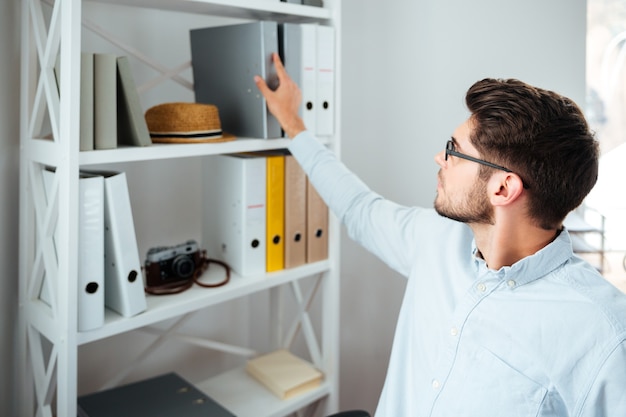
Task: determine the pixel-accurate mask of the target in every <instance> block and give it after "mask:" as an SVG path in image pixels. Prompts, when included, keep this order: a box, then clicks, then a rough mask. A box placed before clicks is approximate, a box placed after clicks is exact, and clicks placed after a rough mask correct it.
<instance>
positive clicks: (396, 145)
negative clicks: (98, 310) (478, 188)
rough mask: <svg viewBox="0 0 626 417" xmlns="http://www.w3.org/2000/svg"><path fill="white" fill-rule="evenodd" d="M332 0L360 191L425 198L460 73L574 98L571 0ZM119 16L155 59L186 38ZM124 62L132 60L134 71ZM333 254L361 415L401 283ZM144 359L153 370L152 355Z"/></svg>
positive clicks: (6, 215)
mask: <svg viewBox="0 0 626 417" xmlns="http://www.w3.org/2000/svg"><path fill="white" fill-rule="evenodd" d="M86 4H88V3H86ZM342 4H343V7H344V10H343V13H342V14H343V28H344V32H343V45H342V47H343V81H342V86H343V87H342V88H343V91H342V94H343V99H342V100H343V103H342V104H343V108H342V113H343V120H342V135H343V138H342V139H343V146H342V156H343V158H344V160H345V162H346V163H347V165H348V166H350V167H351V168H353V169H354V170H355V171H356V172H357V173H358V174H359V175H360V176H361V177H362V178H363V179H364V180H365V181H366V182H367V183H369V184H370V185H371V186H372V188H374V189H375V190H376V191H378V192H380V193H382V194H383V195H385V196H387V197H389V198H392V199H394V200H397V201H400V202H402V203H406V204H421V205H428V206H430V205H431V204H432V200H433V198H434V189H435V174H436V169H437V168H436V165H435V164H434V162H433V156H434V154H435V153H436V152H438V151H439V150H440V148H441V147H442V146H443V144H444V142H445V141H446V139H447V138H448V137H449V135H450V133H451V132H452V130H453V129H454V127H456V125H457V124H458V123H460V122H461V121H462V120H463V119H464V118H465V117H466V111H465V109H464V106H463V96H464V93H465V91H466V89H467V88H468V87H469V86H470V84H471V83H472V82H474V81H476V80H478V79H480V78H484V77H488V76H490V77H517V78H521V79H523V80H525V81H528V82H531V83H535V84H537V85H540V86H542V87H547V88H551V89H554V90H557V91H559V92H562V93H565V94H567V95H569V96H571V97H572V98H574V99H575V100H577V101H578V102H579V103H582V100H583V99H584V69H585V60H584V42H585V6H586V4H585V1H584V0H552V1H550V2H545V1H542V0H528V1H525V2H513V1H510V2H502V1H497V0H474V1H472V2H468V1H467V0H447V1H441V0H424V1H419V2H417V1H414V0H391V1H386V2H380V1H376V0H342ZM85 7H87V6H85ZM18 9H19V7H18V5H17V0H9V1H2V2H0V19H1V20H0V28H1V29H0V31H1V32H0V35H1V36H2V38H1V40H0V48H1V49H0V52H2V57H3V59H2V60H0V71H1V72H0V88H1V90H0V146H1V147H2V153H1V154H0V155H2V165H1V166H0V170H2V176H1V177H0V199H1V205H0V236H1V238H2V242H3V243H2V248H1V249H2V250H1V251H0V262H1V263H0V265H1V266H0V268H2V270H1V272H2V273H3V274H2V276H4V277H6V278H7V279H6V284H5V287H4V289H5V291H2V292H0V294H1V295H0V297H1V298H0V305H1V308H2V315H1V316H0V331H1V333H0V337H1V338H2V340H3V343H2V345H1V347H0V361H1V363H0V368H1V369H3V372H2V374H1V375H0V378H1V379H0V386H2V387H8V386H11V385H12V383H11V381H12V377H11V374H10V372H9V370H10V369H11V364H12V362H13V360H12V355H13V351H12V346H13V343H12V342H13V339H14V336H13V335H14V323H15V312H16V303H15V299H16V294H17V283H16V281H17V266H16V264H17V263H16V259H17V253H16V238H17V216H18V215H17V199H18V194H17V191H16V188H17V181H18V179H17V176H18V167H17V161H18V158H19V155H18V147H17V143H18V141H17V135H18V115H17V108H18V107H17V103H18V101H19V91H18V86H17V77H16V74H17V73H18V65H19V56H18V55H19V25H18V23H17V22H18V17H17V14H18V12H19V10H18ZM99 17H102V16H101V15H99ZM124 18H128V19H133V20H132V21H133V25H132V30H133V31H134V32H133V34H132V36H133V37H135V38H136V39H137V40H138V41H139V43H140V44H144V45H146V48H147V47H155V48H154V49H155V50H156V52H157V55H158V54H159V53H161V52H160V51H163V50H167V49H168V48H166V47H163V45H164V44H165V43H166V42H186V37H185V36H178V35H176V31H174V30H168V31H162V32H161V33H160V34H158V33H157V34H150V35H147V34H146V32H144V31H143V30H142V29H141V24H142V22H143V21H144V19H146V18H147V19H153V20H158V19H161V17H160V16H159V15H158V14H153V13H144V14H142V15H141V16H137V15H128V16H125V17H124ZM181 19H182V17H181ZM178 23H179V19H175V20H172V19H170V20H169V21H168V27H171V25H172V24H176V25H178ZM195 23H196V22H193V23H192V24H195ZM201 23H202V24H204V21H202V22H201ZM183 26H184V25H183ZM166 32H167V33H166ZM157 37H158V38H157ZM85 38H88V36H85ZM155 39H156V41H155ZM90 42H93V43H97V41H95V40H91V41H90ZM175 49H176V48H174V51H172V53H173V55H175V57H174V58H173V60H172V61H165V62H169V63H170V64H171V63H172V62H179V61H180V60H179V59H178V56H176V55H177V54H179V53H180V51H176V50H175ZM170 50H171V48H170ZM151 52H152V51H151ZM170 58H171V57H169V58H168V57H166V58H165V59H170ZM135 71H138V72H141V71H142V70H141V69H139V68H137V67H135ZM181 94H183V93H181ZM185 97H188V96H184V94H183V96H182V99H185ZM144 100H146V102H144V104H154V103H153V102H150V101H151V100H156V99H155V98H153V97H152V96H148V98H144ZM174 165H176V164H173V165H172V166H171V167H169V168H168V169H171V170H186V171H185V172H188V175H189V176H191V177H193V175H194V174H195V173H196V172H198V171H197V169H198V166H197V165H194V164H179V165H176V166H174ZM164 172H165V170H157V169H154V168H153V167H150V166H149V164H146V165H145V166H144V165H143V164H140V165H139V166H137V167H135V168H134V171H133V172H132V173H131V174H132V176H133V177H135V178H136V180H135V181H139V180H138V179H139V177H141V176H143V175H151V176H155V177H156V179H155V180H154V181H155V182H154V184H158V182H159V181H162V180H163V178H164V177H167V176H166V175H165V174H164ZM154 184H153V185H154ZM131 186H132V184H131ZM159 189H160V188H159V187H156V186H155V187H154V188H152V189H151V190H152V192H158V191H159ZM149 192H150V191H149V190H144V192H143V196H142V199H144V204H146V205H147V206H148V208H149V209H150V210H155V209H158V210H160V212H159V213H156V214H155V213H153V215H154V216H155V217H156V218H159V216H161V218H162V216H163V215H165V214H167V211H165V210H171V212H172V213H178V215H181V212H182V216H183V217H185V218H192V219H194V218H198V216H199V213H198V212H197V211H196V210H195V209H194V208H193V207H194V205H193V204H191V205H188V206H185V205H182V204H179V205H175V206H172V207H170V208H169V209H166V208H163V207H158V206H154V205H152V206H150V204H152V203H153V200H151V199H150V197H149ZM147 194H148V195H147ZM146 195H147V196H146ZM189 198H194V197H193V196H189ZM195 198H197V197H195ZM146 199H147V203H146V202H145V201H146ZM133 208H135V207H133ZM144 213H150V211H144ZM151 219H152V218H151V217H150V214H146V215H145V216H143V219H142V220H139V222H140V224H139V225H138V226H137V227H138V229H142V230H144V232H142V237H141V242H140V246H141V252H142V253H143V252H144V251H145V249H146V248H147V247H148V246H151V245H153V244H155V243H157V242H154V241H153V239H154V237H153V236H152V235H151V233H149V232H146V230H147V228H148V227H150V225H151V221H152V220H151ZM184 223H185V222H183V221H181V222H180V223H176V226H175V227H173V228H172V229H173V232H172V233H173V235H172V239H173V240H179V239H186V238H187V237H188V236H189V234H193V233H196V231H195V230H194V229H189V228H188V226H185V224H184ZM172 243H173V242H172ZM342 256H343V257H342V311H341V313H342V318H341V326H342V340H341V343H342V347H341V352H342V357H341V361H342V362H341V408H344V409H345V408H365V409H368V410H370V411H373V410H374V408H375V405H376V403H377V399H378V395H379V392H380V389H381V387H382V383H383V378H384V374H385V369H386V364H387V358H388V354H389V351H390V346H391V338H392V336H393V329H394V327H395V318H396V315H397V312H398V310H399V304H400V300H401V297H402V292H403V290H404V279H403V278H402V277H399V276H397V275H396V274H395V273H392V272H391V271H390V270H389V269H387V268H386V267H385V266H384V265H382V264H381V263H380V262H379V261H377V260H376V259H373V258H372V257H370V256H368V255H367V254H365V253H364V252H363V250H362V249H360V248H359V247H356V246H355V245H354V244H353V243H352V242H350V241H348V240H347V239H344V241H343V243H342ZM442 262H443V260H442ZM133 343H137V344H141V343H143V339H141V337H140V336H129V337H119V338H112V339H110V340H107V341H105V342H104V343H103V344H102V346H100V347H99V346H98V344H96V345H93V346H86V347H85V348H82V349H81V363H82V365H83V368H85V370H87V369H88V370H89V371H90V375H89V376H87V374H84V375H83V378H82V380H83V381H84V383H85V384H87V385H90V384H97V382H98V381H97V380H98V379H102V378H103V376H106V374H107V372H108V370H107V368H106V366H105V365H104V364H105V363H106V360H105V359H106V358H108V357H110V356H113V355H114V354H115V352H116V351H118V350H122V351H123V350H125V349H128V348H129V347H130V348H132V347H133V346H134V345H133ZM171 349H172V350H171V351H170V352H169V354H170V355H171V356H174V358H175V360H176V362H177V363H178V364H179V366H181V367H183V368H186V369H188V370H189V372H193V371H194V369H195V368H196V365H197V364H196V363H195V362H194V360H196V359H197V357H196V356H194V354H193V352H188V351H186V350H182V351H181V349H180V347H172V348H171ZM166 353H167V352H166ZM150 364H152V365H154V366H159V365H157V364H156V361H151V362H150ZM92 380H93V382H92ZM11 397H12V396H11V395H10V393H9V392H8V390H6V389H3V390H0V415H10V414H11V413H10V412H9V411H8V410H11V408H10V407H11V402H10V401H11Z"/></svg>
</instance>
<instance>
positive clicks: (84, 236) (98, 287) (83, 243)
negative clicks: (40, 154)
mask: <svg viewBox="0 0 626 417" xmlns="http://www.w3.org/2000/svg"><path fill="white" fill-rule="evenodd" d="M42 175H43V183H44V189H45V191H46V198H49V197H50V192H51V187H52V183H53V181H54V176H55V173H54V171H53V170H51V169H44V170H42ZM78 200H79V201H78V204H79V206H78V259H77V261H78V285H77V290H78V294H77V300H78V302H77V314H78V324H77V325H78V327H77V328H78V331H86V330H93V329H96V328H98V327H102V326H103V325H104V291H105V288H104V204H105V203H104V179H103V178H102V177H101V176H98V175H90V174H85V173H81V174H80V178H79V181H78ZM56 235H57V231H55V233H54V238H55V241H56ZM55 245H56V242H55ZM40 299H41V300H42V301H44V302H45V303H47V304H48V305H50V294H49V293H48V291H47V289H46V286H45V285H44V286H43V287H42V291H41V294H40Z"/></svg>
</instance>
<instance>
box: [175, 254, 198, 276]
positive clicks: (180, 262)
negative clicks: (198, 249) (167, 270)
mask: <svg viewBox="0 0 626 417" xmlns="http://www.w3.org/2000/svg"><path fill="white" fill-rule="evenodd" d="M195 268H196V265H195V264H194V262H193V260H192V259H191V258H190V257H189V256H187V255H179V256H177V257H176V258H174V260H173V261H172V273H173V274H174V275H175V276H177V277H180V278H189V277H190V276H191V275H193V271H194V269H195Z"/></svg>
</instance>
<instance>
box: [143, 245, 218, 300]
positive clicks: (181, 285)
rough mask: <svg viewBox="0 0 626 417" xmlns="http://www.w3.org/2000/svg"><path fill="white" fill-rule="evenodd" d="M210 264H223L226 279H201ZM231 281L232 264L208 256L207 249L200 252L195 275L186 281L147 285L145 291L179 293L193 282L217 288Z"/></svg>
mask: <svg viewBox="0 0 626 417" xmlns="http://www.w3.org/2000/svg"><path fill="white" fill-rule="evenodd" d="M210 264H217V265H219V266H221V267H222V268H223V269H224V271H225V276H224V279H223V280H221V281H219V282H215V283H205V282H202V281H200V277H201V276H202V274H203V273H204V272H205V271H206V270H207V269H208V268H209V265H210ZM228 281H230V266H228V264H227V263H226V262H222V261H220V260H218V259H211V258H208V257H207V254H206V250H202V251H201V253H200V262H199V265H198V267H197V268H196V270H195V271H194V273H193V275H192V276H191V277H190V278H189V279H188V280H186V281H182V282H181V281H178V282H170V283H168V284H163V285H159V286H152V287H148V286H146V287H145V291H146V292H147V293H148V294H152V295H167V294H178V293H181V292H183V291H186V290H188V289H189V288H191V287H192V286H193V284H194V283H195V284H198V285H199V286H201V287H204V288H215V287H221V286H222V285H226V284H227V283H228Z"/></svg>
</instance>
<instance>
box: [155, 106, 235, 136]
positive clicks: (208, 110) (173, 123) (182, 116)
mask: <svg viewBox="0 0 626 417" xmlns="http://www.w3.org/2000/svg"><path fill="white" fill-rule="evenodd" d="M146 123H147V125H148V130H149V131H150V137H151V138H152V142H154V143H202V142H227V141H230V140H233V139H235V136H233V135H230V134H227V133H224V132H222V124H221V122H220V116H219V113H218V110H217V107H216V106H214V105H213V104H201V103H163V104H159V105H156V106H154V107H151V108H149V109H148V110H147V111H146Z"/></svg>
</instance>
